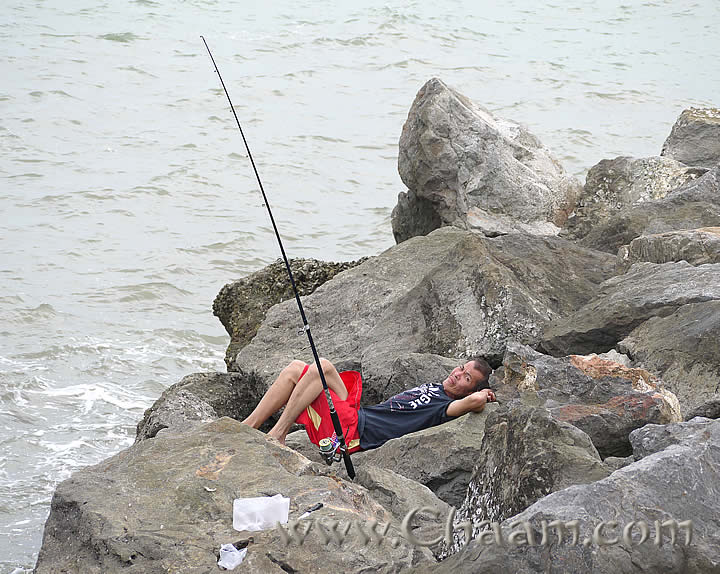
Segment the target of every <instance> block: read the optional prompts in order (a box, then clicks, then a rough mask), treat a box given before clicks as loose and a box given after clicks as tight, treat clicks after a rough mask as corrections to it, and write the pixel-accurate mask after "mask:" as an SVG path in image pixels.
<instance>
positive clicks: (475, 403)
mask: <svg viewBox="0 0 720 574" xmlns="http://www.w3.org/2000/svg"><path fill="white" fill-rule="evenodd" d="M494 400H495V393H493V392H492V391H491V390H490V389H483V390H482V391H477V392H474V393H472V394H469V395H468V396H467V397H465V398H463V399H457V400H456V401H453V402H451V403H450V404H449V405H448V408H447V411H445V412H446V413H447V415H448V416H449V417H459V416H462V415H464V414H466V413H470V412H473V413H479V412H480V411H482V410H483V409H484V408H485V403H488V402H490V403H491V402H493V401H494Z"/></svg>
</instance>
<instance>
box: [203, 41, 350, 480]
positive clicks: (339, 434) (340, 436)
mask: <svg viewBox="0 0 720 574" xmlns="http://www.w3.org/2000/svg"><path fill="white" fill-rule="evenodd" d="M200 38H201V39H202V41H203V44H205V48H206V49H207V51H208V54H209V55H210V60H212V63H213V66H215V72H216V73H217V75H218V78H220V84H221V85H222V87H223V90H224V91H225V95H226V96H227V99H228V103H229V104H230V110H232V113H233V116H235V123H237V127H238V129H239V130H240V135H241V136H242V139H243V143H244V144H245V149H246V150H247V153H248V157H249V158H250V164H251V165H252V168H253V171H254V172H255V178H256V179H257V182H258V185H259V186H260V193H262V197H263V201H264V202H265V207H266V208H267V212H268V215H269V216H270V222H271V223H272V226H273V230H274V231H275V237H277V241H278V245H280V253H282V256H283V261H284V262H285V269H287V273H288V277H289V278H290V285H292V289H293V293H294V294H295V301H296V302H297V306H298V309H299V310H300V316H301V317H302V322H303V328H302V330H303V331H305V333H306V334H307V338H308V342H309V343H310V348H311V349H312V353H313V357H314V359H315V365H316V366H317V368H318V369H317V370H318V373H319V374H320V381H321V382H322V386H323V391H324V392H325V398H326V399H327V402H328V407H330V418H331V420H332V423H333V427H334V429H335V434H336V435H337V439H338V441H339V444H340V446H339V449H338V450H339V451H340V452H342V456H343V460H344V462H345V468H346V469H347V473H348V476H349V477H350V479H351V480H352V479H354V478H355V469H354V468H353V463H352V461H351V460H350V455H349V454H348V452H347V444H346V443H345V435H344V433H343V430H342V425H341V424H340V418H339V417H338V414H337V412H336V411H335V405H334V404H333V400H332V397H331V396H330V389H329V388H328V384H327V381H326V380H325V374H324V373H323V369H322V367H321V365H320V357H319V356H318V352H317V349H316V348H315V343H314V341H313V338H312V333H311V332H310V325H309V324H308V321H307V317H306V316H305V310H304V309H303V306H302V302H301V301H300V294H299V293H298V290H297V286H296V285H295V278H294V277H293V273H292V270H291V269H290V262H289V261H288V258H287V255H286V254H285V248H284V247H283V242H282V239H280V233H279V231H278V228H277V225H275V218H274V217H273V214H272V210H271V209H270V202H268V199H267V195H265V188H264V187H263V184H262V181H261V180H260V174H259V173H258V170H257V167H256V166H255V160H254V159H253V156H252V153H251V152H250V146H249V145H248V142H247V140H246V139H245V132H243V129H242V126H241V125H240V120H239V119H238V116H237V113H236V112H235V107H234V106H233V103H232V100H231V99H230V94H229V93H228V90H227V88H226V87H225V82H224V81H223V79H222V76H221V75H220V70H219V69H218V66H217V64H216V63H215V58H213V55H212V52H211V51H210V46H208V43H207V42H206V41H205V38H204V37H203V36H200Z"/></svg>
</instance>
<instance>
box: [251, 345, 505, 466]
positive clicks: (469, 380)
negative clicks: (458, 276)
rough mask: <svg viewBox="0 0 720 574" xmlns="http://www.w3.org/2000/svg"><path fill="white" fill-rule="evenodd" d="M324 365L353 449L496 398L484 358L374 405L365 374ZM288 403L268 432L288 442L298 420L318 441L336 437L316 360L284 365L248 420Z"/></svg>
mask: <svg viewBox="0 0 720 574" xmlns="http://www.w3.org/2000/svg"><path fill="white" fill-rule="evenodd" d="M320 364H321V365H322V369H323V373H324V375H325V381H326V382H327V385H328V388H329V390H330V395H331V396H332V399H333V404H334V405H335V411H336V412H337V414H338V417H339V419H340V423H341V424H342V428H343V431H344V434H345V442H346V444H347V446H348V452H349V453H352V452H356V451H358V450H368V449H372V448H377V447H379V446H381V445H382V444H384V443H385V442H386V441H388V440H390V439H391V438H397V437H400V436H403V435H405V434H407V433H411V432H415V431H418V430H422V429H426V428H429V427H432V426H435V425H439V424H442V423H445V422H447V421H450V420H452V419H454V418H457V417H459V416H462V415H464V414H466V413H469V412H471V411H472V412H480V411H482V410H483V408H484V407H485V404H486V403H487V402H492V401H494V400H495V394H494V393H493V392H492V390H490V388H489V386H488V379H489V378H490V373H491V372H492V369H491V368H490V366H489V365H488V364H487V363H486V362H485V361H484V360H483V359H481V358H475V359H471V360H469V361H468V362H467V363H465V364H464V365H461V366H458V367H455V369H453V371H452V372H451V373H450V374H449V375H448V377H447V378H446V379H445V380H444V381H443V382H442V383H435V384H423V385H420V386H419V387H415V388H412V389H408V390H406V391H403V392H401V393H399V394H397V395H395V396H394V397H392V398H390V399H388V400H386V401H385V402H383V403H380V404H379V405H375V406H372V407H360V396H361V395H362V381H361V379H360V373H358V372H357V371H343V372H341V373H338V371H337V370H336V369H335V366H334V365H333V364H332V363H331V362H330V361H328V360H327V359H320ZM283 406H285V410H284V411H283V413H282V415H281V416H280V419H279V420H278V422H277V423H276V424H275V426H274V427H273V428H272V429H271V430H270V432H268V436H270V437H272V438H274V439H276V440H278V441H279V442H280V443H282V444H285V437H286V436H287V434H288V432H289V430H290V428H291V427H292V425H293V423H295V422H297V423H300V424H303V425H305V430H306V431H307V433H308V436H309V437H310V440H311V441H312V442H313V443H315V444H316V445H317V444H318V442H319V441H320V440H321V439H323V438H331V439H334V438H335V433H334V429H333V425H332V420H331V419H330V409H329V407H328V404H327V399H326V397H325V393H324V392H323V390H322V382H321V381H320V373H319V372H318V369H317V366H316V365H315V364H313V365H307V364H306V363H304V362H302V361H293V362H292V363H290V364H289V365H288V366H287V367H285V368H284V369H283V370H282V371H281V373H280V374H279V375H278V377H277V379H276V380H275V382H274V383H273V384H272V386H271V387H270V388H269V389H268V390H267V392H266V393H265V395H264V396H263V398H262V399H261V400H260V402H259V403H258V405H257V407H255V410H254V411H253V412H252V413H251V414H250V416H248V417H247V418H246V419H245V420H244V421H243V423H245V424H247V425H250V426H251V427H253V428H258V427H259V426H260V425H261V424H263V423H264V422H265V421H266V420H267V419H268V418H269V417H270V416H271V415H273V414H275V413H276V412H277V411H278V410H279V409H280V408H281V407H283Z"/></svg>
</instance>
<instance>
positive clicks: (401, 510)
mask: <svg viewBox="0 0 720 574" xmlns="http://www.w3.org/2000/svg"><path fill="white" fill-rule="evenodd" d="M353 458H355V456H353ZM354 482H355V484H359V485H361V486H364V487H365V488H367V490H368V492H369V493H370V496H371V497H372V498H373V499H374V500H376V501H377V502H379V503H380V504H381V505H382V506H383V507H384V508H385V509H386V510H388V511H389V512H390V513H391V514H392V516H393V518H394V520H395V522H396V523H397V524H402V521H403V520H404V519H405V517H406V516H408V514H409V513H411V512H412V511H414V510H415V511H417V510H419V509H428V508H429V509H431V510H430V511H427V510H423V511H422V512H416V513H415V515H414V517H413V520H412V523H411V526H412V534H413V535H414V536H415V537H416V538H418V539H420V540H432V539H435V538H437V535H438V533H439V532H442V531H443V528H444V527H445V522H446V519H447V517H448V515H449V514H450V512H451V508H450V506H449V505H448V504H446V503H445V502H443V501H441V500H440V499H439V498H438V497H437V496H435V495H434V494H433V493H432V491H431V490H430V489H429V488H427V487H426V486H423V485H422V484H419V483H417V482H415V481H414V480H410V479H409V478H405V477H404V476H401V475H399V474H397V473H395V472H393V471H392V470H388V469H385V468H378V467H377V466H373V465H371V464H362V465H358V467H357V474H356V476H355V481H354ZM430 549H431V550H432V551H433V553H434V554H435V555H438V556H439V555H440V553H441V551H442V550H441V546H440V544H439V543H438V544H433V545H432V546H431V547H430Z"/></svg>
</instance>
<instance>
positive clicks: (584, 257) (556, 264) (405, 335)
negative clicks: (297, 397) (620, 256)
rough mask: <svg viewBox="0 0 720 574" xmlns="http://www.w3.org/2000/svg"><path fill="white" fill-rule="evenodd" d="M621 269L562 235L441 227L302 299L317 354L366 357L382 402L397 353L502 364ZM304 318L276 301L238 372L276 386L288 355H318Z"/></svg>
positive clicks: (371, 388)
mask: <svg viewBox="0 0 720 574" xmlns="http://www.w3.org/2000/svg"><path fill="white" fill-rule="evenodd" d="M613 269H614V257H608V256H606V255H604V254H601V253H598V252H595V251H590V250H585V249H582V248H579V247H577V246H575V245H574V244H572V243H570V242H568V241H564V240H562V239H558V238H555V237H536V236H529V235H520V234H513V235H507V236H502V237H498V238H494V239H489V238H485V237H483V236H481V235H478V234H475V233H471V232H467V231H461V230H459V229H454V228H442V229H438V230H436V231H434V232H433V233H431V234H430V235H428V236H427V237H416V238H413V239H412V240H409V241H406V242H404V243H401V244H400V245H396V246H395V247H392V248H391V249H388V250H387V251H385V252H384V253H382V254H380V255H378V256H377V257H374V258H372V259H371V260H369V261H366V262H365V263H363V264H362V265H359V266H357V267H354V268H352V269H349V270H347V271H345V272H344V273H340V274H339V275H337V276H336V277H334V278H333V279H332V280H330V281H328V282H327V283H325V284H324V285H322V286H321V287H320V288H319V289H318V290H317V291H315V292H314V293H312V294H311V295H308V296H307V297H305V298H304V303H303V305H304V306H305V310H306V313H307V315H308V318H309V321H310V325H311V327H312V333H313V337H314V340H315V342H316V346H317V348H318V349H319V352H320V353H321V354H322V355H323V356H325V357H327V358H328V359H330V360H331V361H333V362H335V363H340V362H342V361H348V360H354V361H360V366H361V368H362V371H363V375H364V377H363V388H364V394H363V401H364V404H374V403H377V402H380V401H383V400H385V399H386V398H388V394H389V393H388V392H389V391H390V390H391V388H395V387H394V386H393V385H392V384H391V382H390V381H389V377H390V376H391V373H390V371H389V370H388V369H386V368H385V367H386V366H388V368H389V366H391V365H393V364H394V363H395V361H396V359H397V358H399V357H405V356H407V354H408V353H423V354H435V355H441V356H445V357H468V356H473V355H483V356H485V357H487V358H488V359H489V360H490V361H494V362H495V363H496V364H497V363H499V362H500V360H501V359H502V355H503V353H504V350H505V344H506V341H507V340H508V338H511V339H514V340H518V341H520V342H523V343H527V344H530V345H532V344H534V343H536V342H537V341H538V340H539V335H540V330H541V329H542V327H543V326H544V325H545V324H546V323H548V322H549V321H550V320H552V319H555V318H557V317H562V316H564V315H567V314H570V313H571V312H572V311H574V310H575V309H576V308H578V307H579V306H581V305H582V304H583V303H585V302H586V301H588V300H589V299H590V298H591V297H592V296H593V295H594V293H595V290H596V286H597V285H598V284H599V283H600V282H602V281H603V280H604V279H605V278H607V277H608V276H610V274H611V273H612V272H613ZM297 323H298V317H297V309H296V307H295V303H294V301H287V302H284V303H280V304H279V305H276V306H274V307H272V308H271V309H270V310H269V311H268V313H267V318H266V320H265V321H264V322H263V324H262V325H261V326H260V328H259V329H258V332H257V335H256V336H255V338H254V339H253V340H252V341H251V342H250V344H248V345H247V346H245V347H244V348H243V349H242V350H241V351H240V352H239V353H238V355H237V356H236V358H235V360H234V361H233V363H232V368H233V369H240V368H241V369H242V370H244V371H246V372H249V371H251V370H254V371H256V372H257V373H258V374H259V375H260V376H262V377H263V378H264V379H265V380H266V381H268V383H269V382H270V381H272V380H273V379H274V377H275V376H277V373H278V372H279V371H280V369H282V367H283V366H284V365H285V364H287V362H288V361H289V360H291V359H293V358H299V359H303V360H306V361H310V360H311V354H310V349H309V347H308V343H307V339H306V338H305V337H299V336H297V331H296V329H295V328H294V326H295V325H297ZM376 366H377V367H376ZM398 368H399V367H398ZM396 380H397V381H398V382H397V384H396V385H395V386H396V387H397V388H398V390H400V389H401V388H407V387H406V386H405V385H402V384H401V383H402V381H400V380H399V379H397V378H396Z"/></svg>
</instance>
